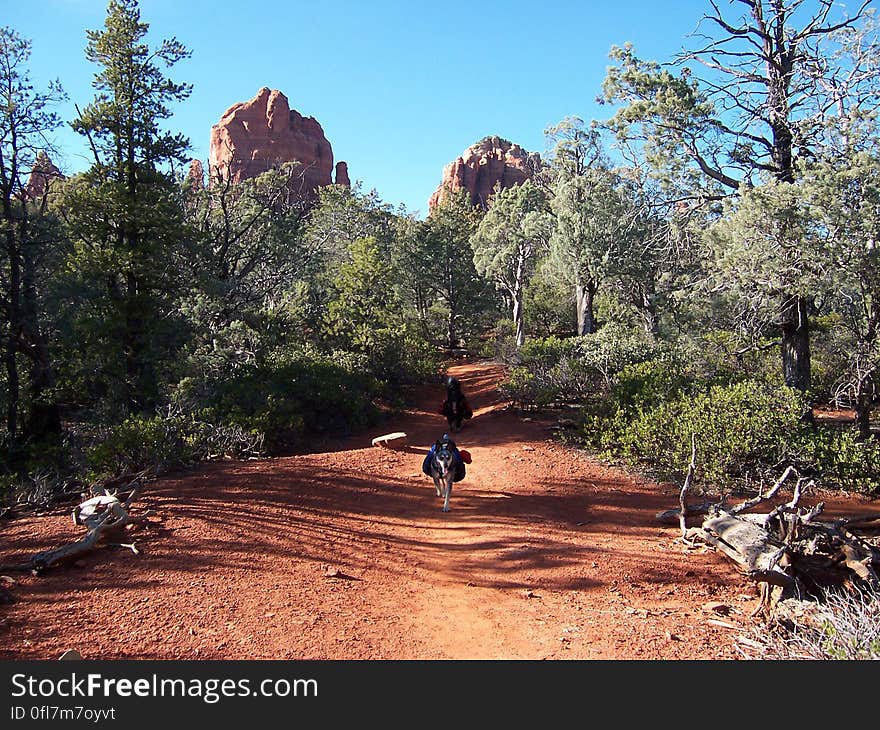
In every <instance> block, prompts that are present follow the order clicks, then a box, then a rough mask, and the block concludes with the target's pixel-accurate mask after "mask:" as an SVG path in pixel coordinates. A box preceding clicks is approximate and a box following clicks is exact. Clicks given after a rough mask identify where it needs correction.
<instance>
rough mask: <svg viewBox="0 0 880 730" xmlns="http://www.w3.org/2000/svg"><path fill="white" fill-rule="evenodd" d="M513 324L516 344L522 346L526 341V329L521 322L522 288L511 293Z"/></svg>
mask: <svg viewBox="0 0 880 730" xmlns="http://www.w3.org/2000/svg"><path fill="white" fill-rule="evenodd" d="M513 324H514V326H515V328H516V346H517V347H522V346H523V343H524V342H525V341H526V331H525V326H524V324H523V295H522V289H518V290H517V291H516V292H515V293H514V295H513Z"/></svg>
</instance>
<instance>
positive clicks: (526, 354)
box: [500, 325, 655, 407]
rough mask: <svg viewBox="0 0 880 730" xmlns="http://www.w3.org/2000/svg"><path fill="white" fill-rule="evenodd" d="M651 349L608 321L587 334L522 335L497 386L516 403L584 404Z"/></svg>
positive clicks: (641, 337)
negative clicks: (563, 336) (506, 373)
mask: <svg viewBox="0 0 880 730" xmlns="http://www.w3.org/2000/svg"><path fill="white" fill-rule="evenodd" d="M654 351H655V346H654V345H653V344H652V343H650V342H648V341H647V340H645V339H644V337H643V336H641V335H634V334H632V333H631V332H630V331H628V330H624V329H623V328H619V327H616V326H614V325H608V326H606V327H603V328H602V329H601V330H599V332H597V333H595V334H592V335H583V336H580V337H571V338H566V339H560V338H558V337H555V336H552V337H547V338H544V339H540V340H527V341H526V342H525V343H524V344H523V346H522V348H521V350H520V362H519V364H518V365H517V366H515V367H513V368H512V369H511V371H510V373H509V376H508V378H507V379H506V381H505V382H504V383H502V384H501V386H500V390H501V393H502V395H504V396H505V397H506V398H507V399H508V400H509V401H511V402H513V403H516V404H518V405H519V406H521V407H525V406H538V407H544V406H551V405H558V404H566V403H568V404H571V403H585V402H587V401H588V400H590V399H596V398H598V397H602V396H604V395H606V393H607V389H608V387H609V385H610V383H611V382H612V379H613V378H614V377H615V376H616V374H617V373H618V372H619V371H620V370H621V369H622V368H624V367H626V366H627V365H629V364H631V363H637V362H641V361H643V360H645V359H646V358H648V357H650V356H651V354H652V353H653V352H654Z"/></svg>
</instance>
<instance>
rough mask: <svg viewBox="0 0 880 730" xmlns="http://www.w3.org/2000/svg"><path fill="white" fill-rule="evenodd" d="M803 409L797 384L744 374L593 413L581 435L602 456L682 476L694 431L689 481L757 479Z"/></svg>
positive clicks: (789, 441) (798, 425)
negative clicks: (779, 383)
mask: <svg viewBox="0 0 880 730" xmlns="http://www.w3.org/2000/svg"><path fill="white" fill-rule="evenodd" d="M805 409H806V403H805V401H804V399H803V397H802V396H801V395H800V394H799V393H798V392H797V391H794V390H792V389H789V388H776V387H771V386H769V385H767V384H765V383H762V382H757V381H744V382H741V383H734V384H733V385H728V386H720V385H715V386H711V387H709V388H708V389H706V390H704V391H702V392H697V393H694V394H687V393H681V394H679V396H678V397H677V398H675V399H672V400H669V401H661V402H654V403H647V404H646V405H645V407H638V406H636V407H635V408H633V409H631V410H628V409H623V408H619V409H617V410H615V411H614V412H613V413H612V414H611V416H610V417H607V418H604V419H596V420H594V421H593V422H592V423H591V424H590V425H589V428H591V429H592V430H591V432H589V433H586V434H585V438H586V439H588V440H589V441H590V442H592V443H594V444H597V445H599V446H600V447H601V448H603V449H604V450H605V451H606V452H607V453H609V454H610V455H614V456H622V457H624V458H626V459H627V460H629V461H631V462H633V463H641V464H645V465H650V466H652V467H653V468H654V469H656V470H657V471H659V472H660V473H661V474H662V475H663V476H665V477H667V478H675V479H682V478H683V477H684V474H685V473H686V471H687V467H688V464H689V463H690V458H691V436H692V435H695V436H696V446H697V460H696V465H697V469H696V472H695V480H697V481H703V482H709V483H713V484H729V483H731V482H732V481H735V480H736V479H740V478H745V477H754V478H760V477H761V476H763V475H764V473H765V472H767V471H768V470H770V469H772V468H773V467H775V466H777V465H778V464H780V463H782V462H784V461H786V460H788V459H789V458H790V457H791V456H792V455H793V453H795V452H796V451H797V449H796V446H795V444H796V442H797V439H798V437H799V435H800V434H801V432H802V431H803V429H804V428H805V422H804V420H803V416H804V413H805Z"/></svg>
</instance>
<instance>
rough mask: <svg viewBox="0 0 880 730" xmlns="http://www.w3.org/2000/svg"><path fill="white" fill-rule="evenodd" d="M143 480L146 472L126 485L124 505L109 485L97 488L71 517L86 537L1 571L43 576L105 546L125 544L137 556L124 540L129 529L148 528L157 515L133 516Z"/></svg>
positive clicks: (42, 552)
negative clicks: (133, 526) (31, 573)
mask: <svg viewBox="0 0 880 730" xmlns="http://www.w3.org/2000/svg"><path fill="white" fill-rule="evenodd" d="M144 477H145V472H142V473H140V474H138V475H135V478H134V479H133V480H131V481H129V482H128V483H127V484H126V485H125V487H124V488H123V490H122V491H123V492H128V496H127V498H126V499H125V501H124V502H121V501H120V499H119V496H118V494H114V493H111V492H110V491H109V490H108V488H107V483H99V484H96V485H94V486H93V487H92V491H93V492H95V496H94V497H90V498H89V499H86V500H84V501H83V502H81V503H80V504H79V505H77V507H76V508H75V509H74V510H73V513H72V518H73V523H74V524H75V525H84V526H85V527H86V534H85V535H83V536H82V537H81V538H80V539H79V540H76V541H74V542H72V543H69V544H67V545H62V546H61V547H57V548H53V549H51V550H43V551H41V552H39V553H37V554H36V555H33V556H32V557H31V558H30V559H29V560H26V561H25V562H23V563H17V564H11V565H4V566H0V570H7V571H24V572H34V573H40V572H42V571H45V570H48V569H49V568H53V567H56V566H58V565H60V564H63V563H68V562H70V561H72V560H75V559H76V558H78V557H79V556H81V555H84V554H86V553H89V552H91V551H92V550H94V549H95V548H96V547H97V546H98V545H99V544H102V543H105V544H122V545H124V546H125V547H127V548H129V549H131V550H132V552H134V553H135V554H137V553H138V551H137V549H136V548H135V546H134V544H133V543H130V542H126V541H125V540H124V538H125V537H126V535H127V530H126V528H128V527H129V526H130V525H140V526H143V525H146V524H149V518H150V517H151V516H153V515H154V514H155V513H154V512H153V510H146V511H145V512H143V513H141V514H137V515H134V514H131V512H130V509H131V504H132V503H133V502H134V501H135V500H136V499H137V497H138V496H139V495H140V493H141V491H142V489H143V479H144ZM127 479H129V477H125V478H124V479H122V482H124V481H125V480H127ZM113 482H114V483H122V482H120V480H119V479H114V480H113Z"/></svg>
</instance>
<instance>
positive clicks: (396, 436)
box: [373, 431, 406, 448]
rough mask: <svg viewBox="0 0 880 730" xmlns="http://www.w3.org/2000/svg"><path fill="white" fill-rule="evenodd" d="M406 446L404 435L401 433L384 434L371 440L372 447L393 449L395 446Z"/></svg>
mask: <svg viewBox="0 0 880 730" xmlns="http://www.w3.org/2000/svg"><path fill="white" fill-rule="evenodd" d="M405 445H406V433H404V432H403V431H395V432H394V433H386V434H384V435H382V436H376V438H374V439H373V446H387V447H388V448H395V447H397V446H405Z"/></svg>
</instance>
